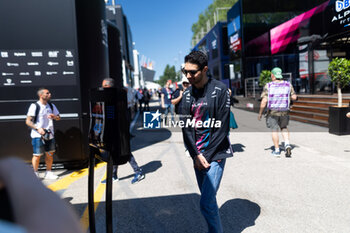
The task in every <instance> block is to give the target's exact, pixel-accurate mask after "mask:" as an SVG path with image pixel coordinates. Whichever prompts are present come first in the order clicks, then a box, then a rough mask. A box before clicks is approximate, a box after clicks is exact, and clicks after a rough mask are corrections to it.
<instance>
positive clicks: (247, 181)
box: [44, 103, 350, 233]
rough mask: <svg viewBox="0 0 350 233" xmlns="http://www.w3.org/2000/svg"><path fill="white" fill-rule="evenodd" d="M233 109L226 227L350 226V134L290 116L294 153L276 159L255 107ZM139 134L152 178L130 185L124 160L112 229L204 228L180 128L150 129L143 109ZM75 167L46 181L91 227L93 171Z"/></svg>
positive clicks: (224, 192)
mask: <svg viewBox="0 0 350 233" xmlns="http://www.w3.org/2000/svg"><path fill="white" fill-rule="evenodd" d="M155 106H157V103H153V107H155ZM153 109H155V108H153ZM233 111H234V113H235V116H236V120H237V122H238V125H239V128H238V129H236V130H231V132H230V140H231V144H232V145H233V148H234V150H235V151H236V152H235V156H234V158H230V159H228V160H227V163H226V167H225V172H224V176H223V179H222V182H221V186H220V189H219V192H218V195H217V199H218V204H219V207H220V213H221V216H222V223H223V227H224V231H225V232H242V231H243V232H257V233H262V232H266V233H271V232H276V233H280V232H288V233H290V232H293V233H294V232H312V233H314V232H327V233H328V232H350V224H349V222H350V214H349V206H350V199H349V197H350V188H349V185H350V181H349V179H348V177H350V143H349V142H350V136H335V135H331V134H328V132H327V129H325V128H322V127H317V126H310V125H307V124H303V123H299V122H294V121H292V122H291V123H290V128H291V131H292V132H291V144H292V145H293V150H292V158H285V157H284V152H283V151H282V154H281V158H274V157H273V156H272V155H270V153H271V146H272V140H271V135H270V133H269V132H268V131H267V130H266V128H265V123H264V121H261V122H259V121H257V114H256V113H251V112H247V111H243V110H238V109H234V110H233ZM133 133H134V134H135V135H136V137H135V138H133V139H132V149H133V154H134V156H135V158H136V161H137V162H138V164H139V166H141V167H142V168H143V170H144V172H145V173H146V178H145V179H144V180H142V181H140V182H138V183H136V184H131V180H132V178H133V171H132V169H131V166H130V165H129V164H126V165H123V166H120V168H119V172H118V176H119V179H120V180H119V181H118V182H114V183H113V227H114V232H191V233H192V232H206V231H207V228H206V223H205V221H204V219H203V217H202V216H201V214H200V211H199V197H200V196H199V192H198V188H197V184H196V180H195V176H194V171H193V166H192V160H191V159H190V158H189V157H186V155H185V150H184V147H183V143H182V134H181V132H178V131H177V132H171V131H169V130H168V129H161V130H144V129H142V115H140V117H139V120H138V121H137V123H136V124H135V128H134V131H133ZM282 148H283V146H282ZM99 166H100V167H98V168H96V171H95V191H96V193H95V198H96V196H97V198H96V200H99V202H97V203H96V206H97V210H96V222H97V223H96V224H97V232H105V215H104V213H105V202H104V195H105V194H104V191H105V185H104V184H101V183H100V181H101V180H102V179H103V176H104V175H105V168H106V167H105V166H104V165H103V164H101V165H99ZM71 172H72V171H68V172H67V173H66V174H65V175H63V176H61V177H62V178H61V180H63V181H61V184H60V185H57V183H58V182H60V180H58V181H56V182H52V181H51V182H47V181H44V182H46V184H49V183H52V184H51V186H49V187H51V188H53V189H54V190H55V191H56V192H57V193H58V194H59V195H60V196H61V197H62V198H63V199H64V200H66V201H67V202H69V203H71V205H72V206H73V208H74V209H75V210H76V212H77V214H78V216H79V217H80V218H81V222H82V224H83V226H84V227H85V228H86V229H87V227H88V219H87V217H88V215H87V211H86V207H87V173H86V172H85V171H79V172H75V173H71ZM72 174H73V175H72Z"/></svg>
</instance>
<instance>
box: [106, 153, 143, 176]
mask: <svg viewBox="0 0 350 233" xmlns="http://www.w3.org/2000/svg"><path fill="white" fill-rule="evenodd" d="M129 164H130V165H131V167H132V169H133V170H134V172H138V171H140V167H139V165H137V162H136V160H135V157H134V156H133V155H132V154H131V157H130V160H129ZM113 174H114V175H116V176H117V175H118V165H113Z"/></svg>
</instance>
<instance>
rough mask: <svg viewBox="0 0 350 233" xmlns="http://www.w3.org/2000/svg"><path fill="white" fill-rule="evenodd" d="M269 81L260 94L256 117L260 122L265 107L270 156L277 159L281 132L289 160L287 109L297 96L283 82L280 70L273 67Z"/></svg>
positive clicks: (290, 152) (290, 148) (290, 149)
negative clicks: (269, 139)
mask: <svg viewBox="0 0 350 233" xmlns="http://www.w3.org/2000/svg"><path fill="white" fill-rule="evenodd" d="M271 80H272V82H269V83H267V84H266V85H265V87H264V90H263V92H262V94H261V99H262V100H261V104H260V110H259V115H258V120H259V121H260V120H261V116H262V113H263V111H264V109H265V107H266V106H267V116H266V126H267V128H270V129H271V130H272V141H273V144H274V150H273V151H272V153H271V154H272V155H273V156H275V157H277V158H279V157H281V152H280V148H279V135H278V132H279V130H281V132H282V137H283V139H284V149H285V152H286V154H285V155H286V157H288V158H290V157H291V154H292V147H291V145H290V142H289V131H288V128H287V126H288V123H289V107H290V100H291V99H292V100H297V98H298V97H297V95H296V94H295V91H294V89H293V86H292V85H291V84H290V82H288V81H284V80H283V76H282V69H281V68H279V67H275V68H273V69H272V70H271Z"/></svg>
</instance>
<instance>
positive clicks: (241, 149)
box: [231, 143, 245, 153]
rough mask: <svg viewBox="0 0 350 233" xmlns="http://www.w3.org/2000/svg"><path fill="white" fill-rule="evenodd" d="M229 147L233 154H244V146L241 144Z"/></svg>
mask: <svg viewBox="0 0 350 233" xmlns="http://www.w3.org/2000/svg"><path fill="white" fill-rule="evenodd" d="M231 147H232V149H233V153H235V152H244V148H245V145H243V144H241V143H236V144H231Z"/></svg>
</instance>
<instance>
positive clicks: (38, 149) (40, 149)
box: [32, 138, 56, 156]
mask: <svg viewBox="0 0 350 233" xmlns="http://www.w3.org/2000/svg"><path fill="white" fill-rule="evenodd" d="M32 145H33V155H34V156H40V155H43V154H44V152H55V151H56V143H55V139H54V138H53V139H51V140H48V141H45V143H44V142H43V140H42V139H41V138H32Z"/></svg>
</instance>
